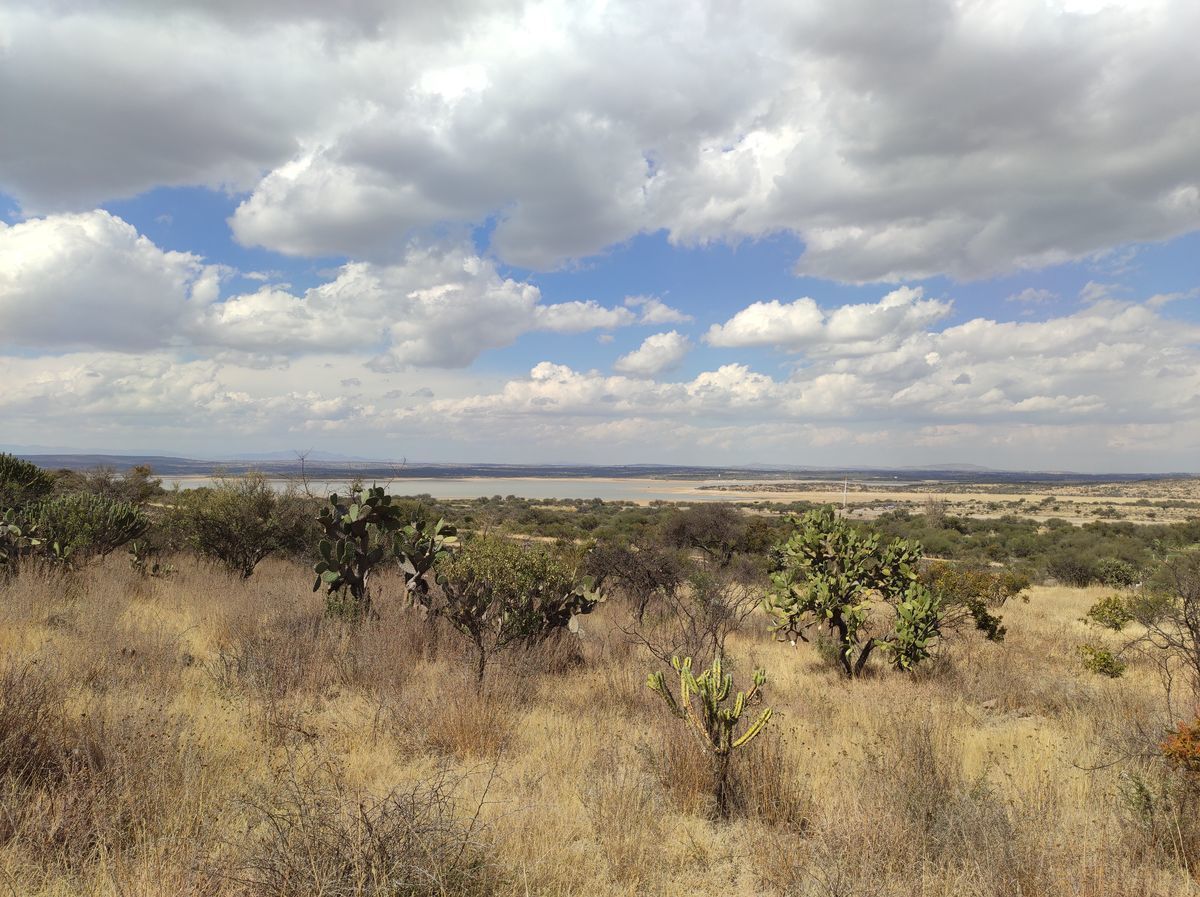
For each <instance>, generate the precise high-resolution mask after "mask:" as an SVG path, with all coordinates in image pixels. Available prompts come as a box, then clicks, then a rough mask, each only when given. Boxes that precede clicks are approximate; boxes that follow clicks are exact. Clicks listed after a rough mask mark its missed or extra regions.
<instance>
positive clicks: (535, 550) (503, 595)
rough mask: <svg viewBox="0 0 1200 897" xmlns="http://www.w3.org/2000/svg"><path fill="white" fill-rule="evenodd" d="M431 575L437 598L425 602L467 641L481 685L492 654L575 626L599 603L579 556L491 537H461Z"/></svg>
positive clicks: (591, 581) (533, 641)
mask: <svg viewBox="0 0 1200 897" xmlns="http://www.w3.org/2000/svg"><path fill="white" fill-rule="evenodd" d="M435 576H436V579H437V583H438V585H439V586H440V587H441V593H442V603H441V604H440V605H436V606H435V605H432V604H430V605H427V606H428V607H429V609H431V610H433V611H434V612H435V613H437V614H438V615H439V616H441V617H442V618H443V619H444V620H446V621H447V622H448V623H449V624H450V625H451V626H452V627H454V629H455V630H456V631H457V632H459V633H460V634H461V635H463V636H464V637H465V638H466V639H467V640H468V641H470V643H471V645H472V647H473V649H474V651H475V660H476V667H475V673H476V680H477V681H478V682H480V683H482V682H483V677H484V673H485V670H486V668H487V664H488V662H489V660H490V658H491V657H492V655H494V654H495V653H496V652H498V651H501V650H503V649H505V648H506V647H508V646H510V645H513V644H515V643H526V644H531V643H535V642H540V641H544V640H546V639H547V638H549V637H550V636H553V635H556V634H558V633H561V632H562V631H563V630H567V629H572V630H573V629H575V628H576V627H577V626H578V622H577V618H578V617H579V616H580V615H582V614H588V613H591V612H592V610H593V608H595V606H596V603H597V602H598V601H599V600H600V595H599V594H598V593H597V592H595V591H594V590H593V588H592V587H593V585H594V582H593V580H592V579H591V578H590V577H587V576H584V575H583V574H582V573H581V571H580V563H579V559H578V558H574V557H571V556H570V555H569V554H567V553H565V552H563V551H561V550H556V549H550V548H546V547H543V546H522V545H519V544H517V543H515V542H512V541H510V540H507V539H502V538H498V537H495V536H479V537H477V538H475V539H472V540H471V541H469V542H467V543H466V545H465V546H464V547H463V548H462V550H460V551H458V552H457V553H455V554H454V555H452V556H450V557H448V558H446V559H445V560H443V561H441V562H439V563H438V565H437V567H436V568H435ZM431 600H432V599H431Z"/></svg>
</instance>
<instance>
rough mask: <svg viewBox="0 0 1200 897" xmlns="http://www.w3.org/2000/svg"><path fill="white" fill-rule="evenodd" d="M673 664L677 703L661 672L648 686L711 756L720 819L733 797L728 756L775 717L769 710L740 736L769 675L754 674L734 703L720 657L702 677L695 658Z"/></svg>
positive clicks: (759, 716)
mask: <svg viewBox="0 0 1200 897" xmlns="http://www.w3.org/2000/svg"><path fill="white" fill-rule="evenodd" d="M671 666H672V667H674V668H675V671H676V672H677V673H678V674H679V698H678V699H676V697H675V695H674V694H673V693H672V691H671V688H670V686H668V685H667V682H666V678H665V677H664V675H663V674H662V673H661V672H655V673H651V674H650V676H649V677H648V678H647V680H646V686H647V687H648V688H650V689H651V690H652V691H654V692H657V693H658V695H659V696H660V697H661V698H662V699H663V702H664V703H665V704H666V705H667V710H669V711H670V712H671V715H672V716H675V717H677V718H679V719H681V720H683V721H684V722H686V723H688V724H689V728H690V729H691V730H692V732H693V734H694V735H695V736H696V737H697V739H698V740H699V742H700V746H701V748H702V749H703V750H704V751H705V752H706V753H707V754H709V755H710V756H711V757H712V761H713V796H714V797H715V799H716V805H717V812H718V814H719V815H720V816H721V817H722V818H726V817H727V816H728V815H729V805H730V798H731V794H730V793H729V757H730V754H731V753H732V752H733V750H734V749H735V748H739V747H741V746H742V745H744V744H747V743H749V742H750V741H751V740H752V739H754V737H755V736H757V735H758V734H759V733H760V732H762V730H763V729H764V728H766V725H767V723H768V722H769V721H770V719H771V712H772V711H771V708H770V707H766V708H764V709H763V711H762V712H761V713H760V714H758V716H757V717H756V718H755V720H754V722H752V723H751V724H750V725H749V726H747V727H746V728H745V729H744V730H743V731H742V732H741V734H740V735H739V734H737V727H738V723H739V722H740V721H741V719H742V715H743V714H744V713H745V711H746V708H748V707H753V706H755V705H756V704H758V703H761V700H762V697H761V694H760V690H761V689H762V686H763V684H764V683H765V682H766V681H767V674H766V672H765V671H763V670H761V669H756V670H755V671H754V677H753V681H754V684H753V685H752V686H751V688H750V690H749V691H746V692H741V691H739V692H737V694H736V696H735V697H734V698H733V701H732V703H730V700H729V697H730V694H731V693H732V692H733V676H732V675H730V674H729V673H726V672H725V670H724V664H723V662H722V660H721V658H720V657H717V658H716V659H715V660H714V661H713V663H712V666H711V667H709V668H708V669H706V670H704V671H703V672H702V673H700V675H698V676H697V675H694V674H693V673H692V659H691V658H690V657H685V658H683V660H680V659H679V658H678V657H673V658H671Z"/></svg>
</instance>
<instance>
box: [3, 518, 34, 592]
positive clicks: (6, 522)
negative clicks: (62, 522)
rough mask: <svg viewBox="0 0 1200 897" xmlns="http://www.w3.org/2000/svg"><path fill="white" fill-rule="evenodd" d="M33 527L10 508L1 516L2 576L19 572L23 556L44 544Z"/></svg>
mask: <svg viewBox="0 0 1200 897" xmlns="http://www.w3.org/2000/svg"><path fill="white" fill-rule="evenodd" d="M35 532H36V527H33V526H31V525H29V524H27V523H25V522H24V521H23V520H21V518H20V517H18V516H17V512H16V511H15V510H13V509H12V508H9V509H8V510H7V511H5V512H4V515H3V516H0V576H12V575H15V574H16V572H17V567H18V565H19V564H20V561H21V558H23V557H25V556H27V555H29V554H31V553H33V552H34V551H36V550H37V549H39V548H40V547H41V545H42V540H41V539H39V538H37V537H36V536H35V535H34V533H35Z"/></svg>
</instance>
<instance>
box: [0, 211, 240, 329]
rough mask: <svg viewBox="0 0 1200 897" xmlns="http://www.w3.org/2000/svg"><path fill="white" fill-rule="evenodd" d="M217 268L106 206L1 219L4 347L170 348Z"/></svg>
mask: <svg viewBox="0 0 1200 897" xmlns="http://www.w3.org/2000/svg"><path fill="white" fill-rule="evenodd" d="M220 274H221V271H220V269H219V268H217V267H214V266H209V265H205V264H203V262H202V260H201V259H200V258H199V257H197V256H194V255H191V254H189V253H184V252H164V251H163V250H161V249H159V248H158V247H157V246H155V245H154V244H153V243H152V242H150V241H149V240H147V239H146V238H145V237H143V236H140V235H139V234H138V233H137V231H136V230H134V228H132V227H131V226H130V225H128V224H126V223H125V222H124V221H122V220H121V219H120V218H116V217H114V216H112V215H110V214H108V213H107V212H102V211H95V212H84V213H80V214H73V215H57V216H54V217H51V218H43V219H33V220H30V221H25V222H22V223H20V224H14V225H11V226H8V227H6V226H5V225H4V224H2V223H0V349H2V348H3V347H4V346H5V345H8V346H10V347H11V346H32V347H36V346H49V347H55V348H70V347H107V348H116V349H125V350H131V351H132V350H139V349H146V348H152V347H157V346H163V345H169V344H171V343H173V342H176V341H178V340H180V339H181V335H180V332H179V325H180V323H181V321H182V320H183V319H184V318H185V316H188V315H191V314H195V313H197V312H199V311H200V310H202V309H203V308H204V307H205V306H206V305H207V304H208V303H210V302H211V301H212V300H213V299H215V298H216V296H217V290H218V280H219V278H220Z"/></svg>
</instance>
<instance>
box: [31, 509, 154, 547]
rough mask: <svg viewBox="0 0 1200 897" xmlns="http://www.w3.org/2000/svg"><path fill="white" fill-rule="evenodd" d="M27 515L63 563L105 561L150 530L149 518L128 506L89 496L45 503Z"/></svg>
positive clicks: (43, 539)
mask: <svg viewBox="0 0 1200 897" xmlns="http://www.w3.org/2000/svg"><path fill="white" fill-rule="evenodd" d="M28 514H29V517H30V519H31V520H32V521H33V522H34V524H35V525H36V527H37V530H38V535H39V537H40V538H41V539H42V541H43V544H44V545H46V546H49V547H50V549H51V551H52V554H53V555H54V556H55V557H57V558H58V559H61V560H68V559H85V560H86V559H87V558H90V557H94V556H99V557H105V556H107V555H109V554H111V553H112V552H114V551H116V550H117V549H118V548H120V547H122V546H123V545H126V544H128V543H129V542H131V541H133V540H134V539H136V538H138V537H139V536H141V535H142V534H143V533H145V532H146V529H147V528H148V527H149V526H150V521H149V519H148V518H147V517H146V515H145V514H143V513H142V512H141V511H140V510H139V509H138V508H137V507H135V506H134V505H132V504H130V503H129V502H127V501H118V500H116V499H111V498H105V497H103V496H100V495H92V494H89V493H86V492H76V493H71V494H69V495H58V496H55V497H54V498H48V499H44V500H42V501H40V502H38V503H37V504H35V505H33V506H32V507H31V508H30V509H29V511H28Z"/></svg>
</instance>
